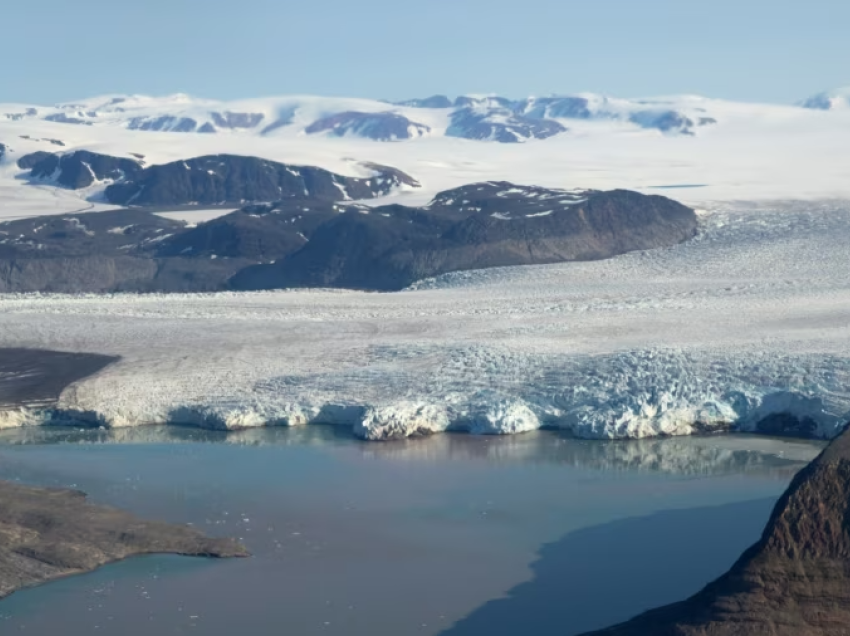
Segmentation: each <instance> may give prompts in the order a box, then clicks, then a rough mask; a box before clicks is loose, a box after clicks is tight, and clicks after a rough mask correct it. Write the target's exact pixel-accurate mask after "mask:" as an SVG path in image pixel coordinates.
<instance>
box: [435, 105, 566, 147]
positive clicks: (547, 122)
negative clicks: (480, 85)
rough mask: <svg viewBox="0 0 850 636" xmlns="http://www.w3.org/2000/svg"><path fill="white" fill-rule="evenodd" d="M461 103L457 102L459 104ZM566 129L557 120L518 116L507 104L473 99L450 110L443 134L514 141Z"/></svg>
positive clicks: (506, 141)
mask: <svg viewBox="0 0 850 636" xmlns="http://www.w3.org/2000/svg"><path fill="white" fill-rule="evenodd" d="M490 101H492V100H490ZM456 103H457V102H456ZM465 103H466V102H461V104H465ZM566 131H567V129H566V127H565V126H563V125H562V124H560V123H558V122H557V121H554V120H551V119H534V118H530V117H525V116H523V115H519V114H517V113H516V112H514V111H513V110H512V109H511V108H510V105H509V104H506V105H505V106H501V105H496V106H493V105H492V104H489V103H487V104H479V103H475V102H473V103H470V104H469V105H466V106H465V107H463V108H460V109H458V110H456V111H455V112H454V113H452V116H451V125H450V126H449V127H448V129H447V130H446V135H447V136H449V137H462V138H464V139H476V140H488V141H497V142H501V143H518V142H522V141H526V140H528V139H547V138H548V137H553V136H555V135H557V134H559V133H562V132H566Z"/></svg>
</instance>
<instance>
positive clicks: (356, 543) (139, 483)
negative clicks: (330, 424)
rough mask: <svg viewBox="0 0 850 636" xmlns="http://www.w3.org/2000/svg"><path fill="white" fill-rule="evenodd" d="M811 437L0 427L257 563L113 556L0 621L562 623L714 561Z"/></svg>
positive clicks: (30, 466) (67, 471)
mask: <svg viewBox="0 0 850 636" xmlns="http://www.w3.org/2000/svg"><path fill="white" fill-rule="evenodd" d="M818 450H819V446H818V445H815V444H809V443H806V442H790V441H778V440H767V439H756V438H747V437H716V438H703V439H696V438H694V439H672V440H662V441H654V442H635V443H632V442H626V443H623V442H616V443H615V442H612V443H607V442H585V441H578V440H571V439H567V438H564V437H561V436H559V435H558V434H556V433H551V432H535V433H529V434H527V435H522V436H517V437H512V438H481V437H469V436H463V435H444V436H439V437H435V438H433V439H427V440H413V441H409V442H402V443H398V444H367V443H361V442H357V441H355V440H352V439H349V438H348V437H344V436H341V435H340V434H338V433H337V432H336V431H335V430H334V429H331V428H326V427H309V428H307V429H295V430H292V429H267V430H260V431H248V432H246V433H241V434H232V435H225V434H217V433H203V432H199V431H191V430H186V429H173V428H156V429H140V430H133V431H118V432H115V433H107V432H96V431H94V432H69V431H64V432H56V431H45V430H29V431H13V432H3V433H0V478H5V479H9V478H18V479H21V480H23V481H27V482H31V483H38V484H44V485H64V486H71V485H73V486H74V487H77V488H82V489H83V490H86V491H88V492H89V493H90V495H91V497H92V498H93V499H94V500H96V501H98V502H105V503H109V504H114V505H119V506H122V507H124V508H127V509H130V510H132V511H134V512H136V513H139V514H142V515H145V516H149V517H154V518H162V519H165V520H169V521H174V522H189V523H193V524H194V525H196V526H198V527H200V528H203V529H204V530H205V531H207V532H210V533H215V534H222V535H233V536H238V537H241V538H243V540H244V542H245V543H246V544H247V545H248V547H249V548H250V549H251V550H252V552H253V554H254V557H253V558H251V559H248V560H238V561H205V560H191V559H181V558H177V557H150V558H143V559H137V560H132V561H128V562H125V563H122V564H118V565H114V566H109V567H107V568H104V569H102V570H100V571H98V572H96V573H93V574H89V575H85V576H81V577H75V578H71V579H66V580H63V581H59V582H55V583H52V584H49V585H46V586H43V587H41V588H37V589H33V590H27V591H24V592H19V593H18V594H15V595H13V596H12V597H10V598H8V599H6V600H4V601H2V602H0V630H1V631H2V633H3V634H18V633H20V634H37V635H44V636H48V635H51V634H59V633H62V634H69V635H71V636H82V635H87V634H116V635H119V634H120V635H126V636H151V635H153V634H156V635H157V636H166V635H171V634H205V635H207V634H208V635H210V636H233V635H234V634H240V635H245V636H263V635H266V634H269V635H273V634H274V635H279V634H297V635H299V636H301V635H304V636H309V635H312V634H346V635H351V634H355V635H357V634H364V635H367V634H368V635H370V636H403V635H406V634H423V635H436V634H441V633H446V634H452V635H453V636H474V635H476V634H481V635H482V636H483V635H484V634H486V635H487V636H493V635H494V634H495V635H498V634H510V633H517V630H526V629H527V630H528V631H527V633H534V634H536V635H542V636H546V635H547V634H553V635H554V634H559V636H564V635H568V634H571V633H576V632H577V631H579V630H584V629H590V628H592V627H596V626H602V625H604V624H606V623H610V622H612V621H615V620H619V619H621V618H626V617H628V616H630V615H631V614H634V613H635V612H637V611H640V610H642V609H644V608H646V607H648V606H649V605H656V604H659V603H663V602H668V601H671V600H674V599H676V598H678V597H680V596H683V595H684V594H686V593H689V592H693V591H696V589H698V588H699V587H700V586H701V585H703V584H704V583H706V582H707V581H708V580H710V579H711V578H712V577H714V576H716V575H718V574H720V573H721V572H722V571H723V570H724V569H725V568H726V567H728V565H729V564H731V562H732V561H733V560H734V559H735V558H736V557H737V556H738V554H739V553H740V552H741V550H742V549H743V548H744V547H746V546H747V545H748V544H749V543H751V542H752V541H753V540H754V539H755V538H756V537H757V535H758V533H759V531H760V529H761V526H762V525H763V523H764V521H765V520H766V518H767V514H768V511H769V508H770V505H771V502H772V501H773V500H775V498H776V497H777V496H778V495H779V494H780V493H781V492H782V490H784V488H785V486H786V485H787V483H788V481H789V480H790V478H791V476H792V475H793V473H794V472H795V470H797V469H798V468H799V467H801V466H802V465H803V464H804V463H805V462H806V461H807V460H808V459H810V458H811V457H813V456H814V455H815V454H816V453H817V452H818ZM656 513H661V514H656ZM647 515H649V516H647ZM506 594H510V597H509V598H508V599H507V600H501V601H498V600H495V599H500V598H502V597H504V596H505V595H506ZM494 600H495V601H494ZM488 602H489V603H488Z"/></svg>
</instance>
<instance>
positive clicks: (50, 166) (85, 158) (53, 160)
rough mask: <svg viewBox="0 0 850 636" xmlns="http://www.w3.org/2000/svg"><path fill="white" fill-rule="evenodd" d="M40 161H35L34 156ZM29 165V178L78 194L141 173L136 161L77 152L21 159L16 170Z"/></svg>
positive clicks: (46, 154)
mask: <svg viewBox="0 0 850 636" xmlns="http://www.w3.org/2000/svg"><path fill="white" fill-rule="evenodd" d="M36 155H37V156H39V157H40V159H38V160H35V156H36ZM30 163H32V169H31V171H30V176H31V177H32V178H34V179H52V178H55V179H56V182H57V183H58V184H59V185H61V186H64V187H66V188H70V189H72V190H79V189H81V188H87V187H89V186H90V185H92V184H93V183H94V182H95V181H105V180H110V181H121V180H123V179H132V178H134V177H135V176H136V175H137V174H138V173H139V172H141V171H142V166H141V164H140V163H139V162H138V161H133V160H132V159H122V158H119V157H111V156H109V155H101V154H98V153H95V152H89V151H87V150H78V151H76V152H72V153H70V154H67V155H54V154H50V153H36V154H35V155H26V156H24V157H21V159H20V161H19V162H18V166H19V167H24V166H25V165H28V164H30Z"/></svg>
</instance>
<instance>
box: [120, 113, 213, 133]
mask: <svg viewBox="0 0 850 636" xmlns="http://www.w3.org/2000/svg"><path fill="white" fill-rule="evenodd" d="M127 128H129V129H130V130H150V131H156V132H186V133H188V132H195V130H196V129H197V128H198V122H196V121H195V120H194V119H192V118H191V117H175V116H172V115H161V116H159V117H133V118H132V119H131V120H130V121H129V122H128V123H127Z"/></svg>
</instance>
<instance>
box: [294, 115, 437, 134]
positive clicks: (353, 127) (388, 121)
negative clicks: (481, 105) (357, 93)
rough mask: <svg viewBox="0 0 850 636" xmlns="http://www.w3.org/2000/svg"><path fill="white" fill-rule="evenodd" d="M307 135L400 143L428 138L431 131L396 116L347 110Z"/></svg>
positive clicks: (317, 123)
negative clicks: (361, 138)
mask: <svg viewBox="0 0 850 636" xmlns="http://www.w3.org/2000/svg"><path fill="white" fill-rule="evenodd" d="M304 132H306V133H307V134H308V135H315V134H317V133H328V134H330V135H333V136H335V137H345V136H346V135H353V136H357V137H365V138H367V139H374V140H375V141H399V140H401V139H412V138H415V137H422V136H423V135H427V134H428V133H429V132H431V128H430V127H429V126H426V125H425V124H420V123H418V122H415V121H411V120H409V119H408V118H407V117H404V116H402V115H398V114H396V113H358V112H353V111H346V112H344V113H338V114H336V115H331V116H330V117H324V118H322V119H320V120H318V121H315V122H313V123H312V124H310V125H309V126H307V128H305V129H304Z"/></svg>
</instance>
